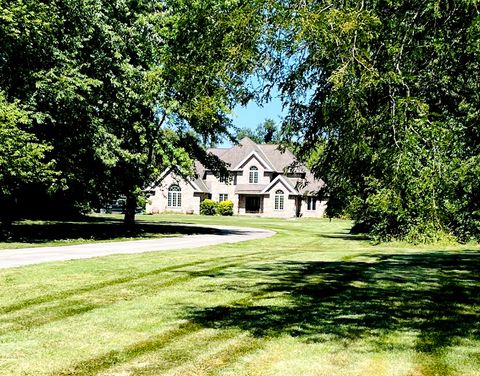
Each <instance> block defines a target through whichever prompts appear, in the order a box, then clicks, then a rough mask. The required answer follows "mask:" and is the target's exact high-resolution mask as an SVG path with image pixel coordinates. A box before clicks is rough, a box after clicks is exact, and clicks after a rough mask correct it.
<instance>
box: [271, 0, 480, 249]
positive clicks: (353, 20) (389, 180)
mask: <svg viewBox="0 0 480 376" xmlns="http://www.w3.org/2000/svg"><path fill="white" fill-rule="evenodd" d="M271 27H272V32H271V33H270V34H271V36H272V37H271V46H272V53H271V54H272V60H273V61H274V63H273V64H272V65H271V67H272V68H271V69H270V70H269V71H268V72H267V73H266V75H267V76H268V77H269V78H270V79H271V80H272V81H274V82H277V83H278V84H279V86H280V89H281V92H282V94H283V99H284V101H285V104H286V105H287V106H288V107H289V114H288V116H287V118H286V120H285V122H284V127H285V130H286V131H287V132H288V135H289V136H288V137H297V139H298V141H299V143H300V144H301V146H302V148H303V150H304V151H314V153H315V155H316V158H315V159H316V161H312V160H310V163H311V165H312V166H313V167H314V170H315V171H316V173H317V174H318V175H319V176H321V177H322V178H324V180H325V181H326V182H327V188H326V190H325V192H324V193H325V194H326V195H328V197H329V206H328V212H329V214H330V215H338V214H347V215H350V216H351V217H352V218H353V219H354V220H355V222H356V224H357V226H356V227H357V228H358V229H359V230H362V231H367V232H370V233H371V234H372V235H374V236H375V237H377V238H379V239H384V240H385V239H392V238H397V239H406V240H409V241H412V242H423V241H432V240H433V241H434V240H439V239H444V238H449V237H452V236H454V237H455V238H457V239H459V240H461V241H467V240H469V239H472V238H476V239H477V240H478V239H479V238H480V211H479V209H480V207H479V205H480V196H479V190H478V187H479V186H480V174H479V172H480V170H479V168H480V167H479V166H480V156H479V151H480V143H479V140H480V124H479V121H480V118H479V111H480V110H479V109H480V96H479V93H480V91H479V89H480V87H479V86H480V75H479V72H480V70H479V68H480V65H479V64H480V43H479V41H480V38H479V37H480V15H479V11H478V2H477V1H464V2H461V1H448V2H438V1H436V0H426V1H421V2H417V1H404V0H398V1H395V0H394V1H368V2H365V1H306V2H293V1H279V2H276V4H275V12H274V13H273V15H272V21H271ZM303 154H304V155H308V153H303Z"/></svg>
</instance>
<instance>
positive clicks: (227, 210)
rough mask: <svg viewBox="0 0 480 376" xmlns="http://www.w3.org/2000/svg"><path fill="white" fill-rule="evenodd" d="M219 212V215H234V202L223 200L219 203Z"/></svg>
mask: <svg viewBox="0 0 480 376" xmlns="http://www.w3.org/2000/svg"><path fill="white" fill-rule="evenodd" d="M217 214H218V215H233V202H232V201H228V200H227V201H222V202H219V203H218V205H217Z"/></svg>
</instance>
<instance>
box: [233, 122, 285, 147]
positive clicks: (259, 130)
mask: <svg viewBox="0 0 480 376" xmlns="http://www.w3.org/2000/svg"><path fill="white" fill-rule="evenodd" d="M244 137H248V138H250V139H252V140H253V141H255V142H256V143H257V144H277V143H280V141H281V135H280V129H279V128H278V126H277V124H276V123H275V121H274V120H272V119H269V118H267V119H265V120H264V121H263V122H262V123H260V124H258V125H257V127H256V128H255V129H251V128H239V129H237V137H236V138H237V140H241V139H242V138H244Z"/></svg>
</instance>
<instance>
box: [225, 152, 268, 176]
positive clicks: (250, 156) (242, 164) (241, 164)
mask: <svg viewBox="0 0 480 376" xmlns="http://www.w3.org/2000/svg"><path fill="white" fill-rule="evenodd" d="M254 158H255V159H256V160H257V161H258V163H259V164H261V165H262V167H263V168H264V169H265V170H267V171H273V170H272V167H271V166H270V165H269V163H268V162H267V161H266V160H265V159H264V158H262V156H260V155H259V153H257V151H255V150H253V151H252V152H251V153H250V154H248V155H247V156H246V157H245V158H243V159H242V160H241V161H240V162H239V163H238V165H236V166H235V168H234V170H241V169H243V167H245V165H246V164H247V163H248V162H249V161H250V160H252V159H254Z"/></svg>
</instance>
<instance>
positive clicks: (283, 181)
mask: <svg viewBox="0 0 480 376" xmlns="http://www.w3.org/2000/svg"><path fill="white" fill-rule="evenodd" d="M279 185H281V186H283V187H284V188H285V189H286V190H287V191H288V192H290V193H291V194H295V195H298V194H299V192H298V191H297V190H296V189H295V187H294V186H292V184H291V183H290V181H288V179H286V178H285V177H284V176H282V175H278V176H277V177H276V178H275V179H273V180H272V181H271V183H270V184H269V185H267V187H266V188H265V189H264V190H263V191H262V193H268V192H270V191H271V190H272V189H273V188H275V187H276V188H278V186H279Z"/></svg>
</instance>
